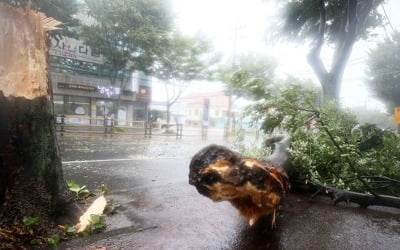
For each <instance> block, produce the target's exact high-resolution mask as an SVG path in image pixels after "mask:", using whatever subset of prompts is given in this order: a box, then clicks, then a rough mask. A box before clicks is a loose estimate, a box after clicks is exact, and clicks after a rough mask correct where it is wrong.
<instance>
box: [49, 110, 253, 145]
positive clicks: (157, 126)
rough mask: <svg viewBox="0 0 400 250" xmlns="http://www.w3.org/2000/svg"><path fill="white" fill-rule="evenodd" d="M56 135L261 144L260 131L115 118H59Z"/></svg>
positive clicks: (66, 116) (56, 120)
mask: <svg viewBox="0 0 400 250" xmlns="http://www.w3.org/2000/svg"><path fill="white" fill-rule="evenodd" d="M55 125H56V131H57V132H58V133H59V134H60V135H61V136H63V135H67V134H88V135H104V136H118V135H132V136H143V137H145V138H151V137H154V136H169V137H176V138H177V139H182V137H187V138H201V139H203V140H207V139H209V138H212V139H214V140H217V141H218V140H225V139H229V138H230V137H234V136H237V134H238V132H239V131H240V132H241V133H244V134H245V135H246V136H251V137H254V139H255V140H256V141H257V140H258V138H259V131H258V130H256V129H236V130H231V131H228V130H227V129H226V128H215V127H207V126H184V125H183V124H169V125H168V126H166V125H165V124H161V123H158V122H147V121H135V120H117V119H114V118H112V117H108V116H104V117H86V116H74V115H56V116H55Z"/></svg>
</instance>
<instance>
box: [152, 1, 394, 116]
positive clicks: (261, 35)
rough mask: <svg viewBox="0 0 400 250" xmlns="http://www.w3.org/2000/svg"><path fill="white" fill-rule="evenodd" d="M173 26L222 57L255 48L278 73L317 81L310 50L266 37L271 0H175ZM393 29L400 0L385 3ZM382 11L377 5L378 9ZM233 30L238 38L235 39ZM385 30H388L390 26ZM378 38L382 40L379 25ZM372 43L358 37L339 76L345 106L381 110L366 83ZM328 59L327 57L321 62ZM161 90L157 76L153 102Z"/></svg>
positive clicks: (200, 86)
mask: <svg viewBox="0 0 400 250" xmlns="http://www.w3.org/2000/svg"><path fill="white" fill-rule="evenodd" d="M172 2H173V8H174V13H175V15H176V18H177V26H178V28H179V29H180V31H182V32H183V33H185V34H188V35H194V34H196V33H202V34H204V35H205V36H206V37H208V38H209V39H210V40H211V41H212V42H213V45H214V48H215V50H216V51H220V52H222V53H223V54H224V55H225V57H226V58H227V57H231V56H232V55H234V54H241V53H247V52H256V53H260V54H262V55H266V56H272V57H274V58H275V59H276V60H277V61H278V69H277V74H278V76H284V75H294V76H296V77H299V78H307V79H312V80H313V81H314V82H315V83H317V84H318V81H317V79H316V78H315V75H314V74H313V72H312V70H311V68H310V67H309V66H308V64H307V61H306V54H307V52H308V48H307V47H306V46H299V45H295V44H290V43H282V42H280V43H278V44H277V43H274V42H273V41H268V39H266V33H268V30H269V31H271V30H273V29H274V26H273V25H272V24H273V20H274V18H276V15H277V7H276V6H275V4H274V2H273V1H265V0H264V1H262V0H247V1H245V0H201V1H198V0H173V1H172ZM385 7H386V11H387V14H388V16H389V19H390V21H391V22H392V24H393V26H394V28H398V27H399V26H400V15H398V13H397V12H398V10H399V9H400V1H398V0H389V1H388V3H387V4H386V5H385ZM380 9H381V8H380ZM235 30H236V32H237V36H236V37H237V39H234V37H235ZM386 30H387V32H388V33H389V35H390V33H392V30H391V29H390V27H387V28H386ZM377 32H379V34H380V36H379V37H378V39H383V38H385V32H384V30H383V29H380V30H379V31H377ZM374 43H375V42H374V41H361V42H358V43H356V44H355V46H354V49H353V53H352V56H351V58H350V60H349V62H348V65H347V68H346V72H345V75H344V79H343V84H342V91H341V93H342V94H341V101H342V103H343V104H344V105H345V106H366V107H368V108H378V109H383V106H382V105H381V104H380V103H379V102H378V101H376V100H374V99H373V97H372V96H371V93H368V91H367V89H366V87H365V86H364V84H363V82H365V79H366V76H365V73H364V72H365V61H366V58H367V53H368V49H369V48H371V47H373V46H374ZM330 54H331V53H330V51H329V49H326V50H325V51H323V56H322V58H323V59H329V57H330ZM325 61H326V62H328V61H330V60H325ZM221 88H223V86H220V85H218V84H215V83H209V84H207V83H204V82H194V83H193V84H192V85H191V86H190V87H189V88H188V90H187V91H188V92H204V91H213V90H220V89H221ZM164 91H165V88H164V87H163V85H162V84H161V83H159V82H157V81H156V80H155V81H154V82H153V93H154V94H153V100H155V101H162V100H165V94H164Z"/></svg>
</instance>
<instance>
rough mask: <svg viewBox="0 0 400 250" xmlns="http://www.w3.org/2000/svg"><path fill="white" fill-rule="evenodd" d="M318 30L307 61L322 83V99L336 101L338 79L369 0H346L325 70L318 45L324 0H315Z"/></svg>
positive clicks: (321, 40) (368, 8)
mask: <svg viewBox="0 0 400 250" xmlns="http://www.w3.org/2000/svg"><path fill="white" fill-rule="evenodd" d="M318 4H319V12H320V20H319V31H318V36H317V39H316V41H315V45H314V46H313V47H312V49H311V50H310V53H309V54H308V62H309V64H310V66H311V67H312V69H313V70H314V72H315V74H316V75H317V77H318V80H319V82H320V83H321V86H322V92H323V96H324V101H331V100H333V101H336V102H338V101H339V97H340V89H341V83H342V79H343V73H344V70H345V68H346V64H347V62H348V60H349V58H350V55H351V51H352V49H353V46H354V43H355V42H356V40H357V38H358V36H359V34H360V33H361V31H363V30H364V29H365V27H364V23H365V20H366V18H367V17H368V15H369V13H370V11H371V9H372V4H373V0H365V1H358V0H347V8H346V10H345V15H344V17H343V18H342V25H341V27H340V32H338V37H337V38H336V42H335V52H334V56H333V60H332V66H331V68H330V70H329V71H328V70H327V69H326V67H325V65H324V63H323V62H322V60H321V55H320V54H321V49H322V46H323V45H324V40H325V26H326V5H325V0H319V1H318Z"/></svg>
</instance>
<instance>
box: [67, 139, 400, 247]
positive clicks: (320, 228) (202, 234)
mask: <svg viewBox="0 0 400 250" xmlns="http://www.w3.org/2000/svg"><path fill="white" fill-rule="evenodd" d="M209 143H210V142H203V141H200V140H192V139H186V140H185V139H183V140H181V141H177V140H176V139H175V138H162V139H161V138H154V139H152V140H140V139H137V140H131V139H129V138H113V139H110V138H109V139H104V138H90V139H82V138H80V141H79V142H78V141H76V140H73V139H72V138H63V139H62V141H61V146H62V153H63V159H64V164H63V165H64V172H65V176H66V179H73V180H75V181H77V182H78V183H81V184H85V185H87V186H88V187H89V188H90V189H94V188H96V187H97V186H99V185H100V184H106V185H107V186H108V187H109V188H110V194H109V195H107V199H109V200H110V199H113V200H114V201H116V202H117V203H119V204H120V205H121V206H120V208H118V209H117V211H116V214H115V215H112V216H109V217H106V222H107V230H106V232H104V233H101V234H98V235H93V236H90V237H88V238H83V239H76V240H72V241H69V242H67V243H63V244H62V245H61V246H60V249H66V248H70V249H87V247H92V248H94V247H107V249H399V246H400V211H399V210H396V209H386V210H384V211H382V209H374V208H373V209H361V208H358V207H352V206H333V205H331V204H330V201H329V200H325V199H324V198H318V199H317V200H310V199H309V197H308V196H305V195H299V194H289V195H288V196H287V197H286V198H285V200H284V201H283V206H284V208H283V210H282V211H281V213H280V214H279V216H278V219H277V228H276V229H271V221H270V218H265V219H263V220H260V221H259V222H257V223H256V224H255V225H253V227H249V226H248V225H247V224H246V223H245V221H244V220H243V219H242V218H241V217H240V216H239V215H238V213H237V211H236V210H235V209H234V208H233V207H231V206H230V204H229V203H227V202H220V203H214V202H212V201H211V200H209V199H207V198H205V197H203V196H201V195H199V194H198V193H197V191H196V190H195V188H194V187H192V186H190V185H188V183H187V182H188V181H187V175H188V165H189V161H190V156H191V155H193V154H194V153H195V152H197V151H198V150H199V149H200V148H202V147H203V146H205V145H208V144H209ZM217 143H223V142H217ZM100 152H101V153H100Z"/></svg>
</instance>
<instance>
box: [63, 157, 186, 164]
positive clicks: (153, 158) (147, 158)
mask: <svg viewBox="0 0 400 250" xmlns="http://www.w3.org/2000/svg"><path fill="white" fill-rule="evenodd" d="M186 158H188V159H189V158H190V157H137V158H125V159H104V160H81V161H63V162H62V164H74V163H95V162H115V161H138V160H165V159H186Z"/></svg>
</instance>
